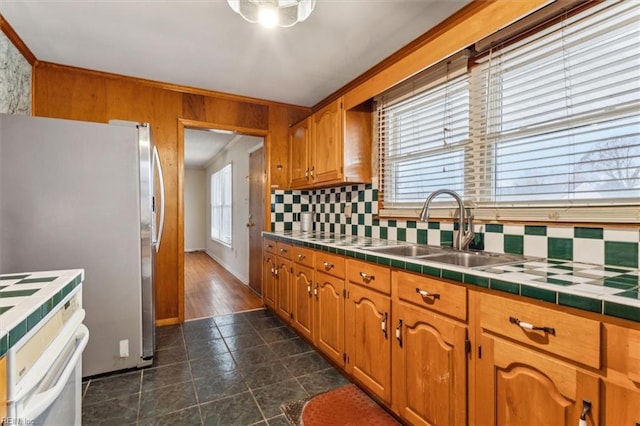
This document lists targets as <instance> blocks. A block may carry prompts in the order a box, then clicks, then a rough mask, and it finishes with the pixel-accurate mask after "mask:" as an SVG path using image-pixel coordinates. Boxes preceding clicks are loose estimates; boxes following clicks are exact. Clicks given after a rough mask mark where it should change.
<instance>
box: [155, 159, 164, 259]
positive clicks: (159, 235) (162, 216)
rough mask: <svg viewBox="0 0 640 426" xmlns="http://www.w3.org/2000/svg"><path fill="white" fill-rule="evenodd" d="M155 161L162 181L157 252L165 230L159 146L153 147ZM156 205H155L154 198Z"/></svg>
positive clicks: (156, 241)
mask: <svg viewBox="0 0 640 426" xmlns="http://www.w3.org/2000/svg"><path fill="white" fill-rule="evenodd" d="M153 161H154V162H155V163H156V166H157V168H158V182H159V183H160V223H159V224H158V231H157V232H158V235H157V237H156V240H155V249H156V253H157V252H158V250H160V242H161V241H162V231H163V230H164V176H163V174H162V164H161V163H160V155H159V154H158V148H157V147H155V146H154V147H153ZM154 207H156V208H157V206H156V205H155V199H154Z"/></svg>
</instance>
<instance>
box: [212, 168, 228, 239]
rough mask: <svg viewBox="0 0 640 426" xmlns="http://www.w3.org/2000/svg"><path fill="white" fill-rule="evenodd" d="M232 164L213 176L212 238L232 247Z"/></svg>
mask: <svg viewBox="0 0 640 426" xmlns="http://www.w3.org/2000/svg"><path fill="white" fill-rule="evenodd" d="M231 183H232V180H231V164H227V165H226V166H224V167H223V168H222V169H220V170H218V171H217V172H215V173H214V174H212V175H211V238H212V239H213V240H216V241H220V242H221V243H224V244H227V245H231V225H232V215H233V212H232V194H233V192H232V185H231Z"/></svg>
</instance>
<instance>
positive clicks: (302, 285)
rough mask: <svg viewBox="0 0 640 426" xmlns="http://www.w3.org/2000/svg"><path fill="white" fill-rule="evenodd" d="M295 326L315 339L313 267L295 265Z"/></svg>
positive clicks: (311, 338) (305, 334) (308, 336)
mask: <svg viewBox="0 0 640 426" xmlns="http://www.w3.org/2000/svg"><path fill="white" fill-rule="evenodd" d="M293 327H294V328H295V329H296V330H298V331H299V332H300V333H301V334H302V335H303V336H305V337H306V338H308V339H309V340H313V269H311V268H309V267H306V266H302V265H299V264H297V263H295V264H294V265H293Z"/></svg>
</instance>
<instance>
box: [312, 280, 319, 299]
mask: <svg viewBox="0 0 640 426" xmlns="http://www.w3.org/2000/svg"><path fill="white" fill-rule="evenodd" d="M313 295H314V296H315V297H316V299H317V298H318V283H316V288H314V289H313Z"/></svg>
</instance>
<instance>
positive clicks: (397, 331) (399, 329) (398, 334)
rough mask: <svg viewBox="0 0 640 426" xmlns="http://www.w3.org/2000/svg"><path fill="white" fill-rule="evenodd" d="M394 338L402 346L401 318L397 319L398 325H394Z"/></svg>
mask: <svg viewBox="0 0 640 426" xmlns="http://www.w3.org/2000/svg"><path fill="white" fill-rule="evenodd" d="M396 340H397V341H398V345H400V347H402V320H400V321H398V326H397V327H396Z"/></svg>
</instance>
